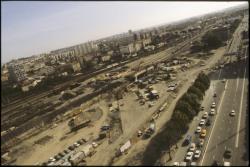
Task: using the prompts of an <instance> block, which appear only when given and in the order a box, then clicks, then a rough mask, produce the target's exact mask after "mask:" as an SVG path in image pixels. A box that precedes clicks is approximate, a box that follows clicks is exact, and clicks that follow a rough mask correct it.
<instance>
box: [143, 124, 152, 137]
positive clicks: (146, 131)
mask: <svg viewBox="0 0 250 167" xmlns="http://www.w3.org/2000/svg"><path fill="white" fill-rule="evenodd" d="M154 132H155V123H150V125H149V127H148V128H147V129H146V130H145V131H144V134H143V138H144V139H147V138H149V137H150V136H151V135H152V134H153V133H154Z"/></svg>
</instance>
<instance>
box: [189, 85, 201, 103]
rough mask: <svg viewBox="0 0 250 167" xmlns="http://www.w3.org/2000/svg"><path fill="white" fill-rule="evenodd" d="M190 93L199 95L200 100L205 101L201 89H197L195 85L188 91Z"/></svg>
mask: <svg viewBox="0 0 250 167" xmlns="http://www.w3.org/2000/svg"><path fill="white" fill-rule="evenodd" d="M188 93H193V94H195V95H197V97H198V98H199V100H202V99H203V93H202V92H201V91H200V89H198V88H196V87H195V86H194V85H192V86H191V87H190V88H189V89H188Z"/></svg>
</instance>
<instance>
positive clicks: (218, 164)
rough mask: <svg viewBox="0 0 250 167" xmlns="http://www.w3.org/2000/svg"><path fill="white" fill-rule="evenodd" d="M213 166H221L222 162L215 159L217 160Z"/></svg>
mask: <svg viewBox="0 0 250 167" xmlns="http://www.w3.org/2000/svg"><path fill="white" fill-rule="evenodd" d="M212 166H221V164H220V162H218V161H216V160H215V161H214V162H213V164H212Z"/></svg>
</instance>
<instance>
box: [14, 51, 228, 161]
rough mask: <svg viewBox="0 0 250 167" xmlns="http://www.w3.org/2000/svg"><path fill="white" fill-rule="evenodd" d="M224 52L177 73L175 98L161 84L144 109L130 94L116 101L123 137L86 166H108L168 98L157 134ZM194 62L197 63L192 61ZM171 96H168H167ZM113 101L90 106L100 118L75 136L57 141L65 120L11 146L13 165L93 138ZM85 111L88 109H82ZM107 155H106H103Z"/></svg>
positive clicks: (99, 150)
mask: <svg viewBox="0 0 250 167" xmlns="http://www.w3.org/2000/svg"><path fill="white" fill-rule="evenodd" d="M224 51H225V49H224V48H220V49H218V50H216V52H215V55H214V56H212V57H211V58H209V59H208V60H206V64H207V65H206V66H203V67H201V66H197V67H194V68H192V69H189V70H187V71H184V72H180V73H178V74H177V76H176V80H175V82H176V81H182V82H181V85H183V86H181V88H178V89H180V91H179V93H178V94H177V98H175V97H174V93H170V92H167V85H168V83H165V81H161V82H159V83H157V84H154V88H155V89H156V90H157V91H158V92H159V95H160V98H159V99H158V100H157V101H156V102H155V104H154V106H152V107H150V108H149V107H148V103H147V102H146V104H144V105H140V104H139V101H138V100H137V96H136V94H135V93H133V92H129V93H127V94H126V95H125V96H124V98H123V99H122V100H119V103H122V104H123V105H122V106H120V118H121V123H122V130H123V134H120V136H118V138H117V139H116V140H115V141H114V142H113V143H110V142H109V140H107V139H105V140H103V142H102V144H101V145H100V146H99V147H98V148H96V151H97V152H96V154H95V155H94V156H92V157H91V158H87V159H86V160H87V164H88V165H107V164H109V163H110V159H111V157H113V156H114V154H115V151H116V150H117V149H118V148H119V147H120V146H121V145H122V144H124V143H125V142H126V141H128V140H129V139H131V137H132V136H133V135H134V134H136V132H137V130H139V128H140V127H141V126H142V125H143V124H145V122H146V121H147V120H149V119H150V117H151V115H152V114H153V112H154V111H156V110H157V109H159V107H160V106H161V105H162V104H163V103H164V102H165V101H166V100H167V98H168V97H171V98H172V97H173V98H172V99H174V101H173V103H171V104H170V106H169V108H168V109H167V112H163V114H161V116H160V117H159V119H158V120H157V122H156V130H157V131H158V130H159V129H160V128H161V127H162V126H163V124H164V123H165V122H166V121H167V120H168V119H169V118H170V117H171V114H172V110H173V108H174V106H175V103H174V102H176V101H177V99H178V97H180V96H181V94H183V93H184V92H185V91H186V90H187V88H188V87H189V85H190V84H191V83H192V81H193V80H194V79H195V76H196V75H197V74H198V73H199V71H201V69H202V70H205V69H207V68H209V67H211V66H212V64H215V63H217V62H218V60H219V59H220V57H221V56H222V55H223V53H224ZM196 62H198V61H196ZM170 95H171V96H170ZM109 102H113V100H112V99H109V100H108V101H107V100H104V99H102V100H97V101H95V103H93V105H91V108H92V107H97V106H98V107H100V108H101V109H102V111H103V115H102V116H100V119H97V120H96V121H95V122H94V123H92V126H90V127H86V128H82V129H80V130H79V131H78V132H77V133H70V134H69V135H67V137H66V138H65V139H63V140H60V139H61V138H62V137H63V136H65V134H66V133H68V132H69V127H68V121H64V122H62V123H59V124H58V125H57V126H56V127H54V128H53V129H48V130H46V131H44V132H42V133H40V134H38V135H36V136H34V137H31V138H30V139H28V140H26V141H24V142H23V143H22V144H21V145H19V146H17V147H14V148H13V149H15V150H17V151H16V155H15V156H16V157H17V161H16V162H15V164H18V165H32V164H33V165H34V164H36V163H38V162H39V163H41V162H44V161H47V160H48V158H49V157H51V156H54V155H56V154H57V153H59V152H61V151H62V150H64V149H66V148H67V147H68V146H70V145H72V144H73V143H74V142H76V141H77V140H78V139H80V138H86V139H89V138H94V137H97V136H98V134H99V130H100V127H101V126H102V125H103V124H106V121H107V117H108V113H109V112H110V111H109V107H108V103H109ZM85 107H86V108H87V107H89V106H85ZM46 136H50V139H49V140H47V141H46V142H44V143H43V144H35V142H37V141H38V140H39V139H42V138H44V137H46ZM148 141H149V140H139V141H138V142H137V143H136V144H134V145H133V146H132V148H131V149H130V150H129V151H128V154H127V155H125V156H122V157H120V158H119V159H118V160H117V161H116V162H115V163H114V164H115V165H124V164H127V163H128V162H132V161H133V157H135V155H136V154H138V153H140V152H142V151H143V148H145V147H146V145H147V144H148ZM107 153H108V154H107Z"/></svg>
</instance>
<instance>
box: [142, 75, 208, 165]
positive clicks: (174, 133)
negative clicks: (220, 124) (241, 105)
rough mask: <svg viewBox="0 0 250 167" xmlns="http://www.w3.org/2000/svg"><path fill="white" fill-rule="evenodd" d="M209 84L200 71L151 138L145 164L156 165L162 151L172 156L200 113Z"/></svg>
mask: <svg viewBox="0 0 250 167" xmlns="http://www.w3.org/2000/svg"><path fill="white" fill-rule="evenodd" d="M209 86H210V80H209V78H208V76H207V75H205V74H204V73H200V74H199V75H198V77H197V79H196V80H195V82H194V83H193V85H192V86H191V87H190V88H189V89H188V90H187V92H186V93H185V94H184V95H183V96H182V97H181V98H180V99H179V101H178V102H177V104H176V106H175V109H174V112H173V115H172V117H171V119H170V120H169V121H168V122H167V123H166V124H165V125H164V127H163V129H162V130H161V131H160V132H159V133H158V134H156V136H154V137H153V138H152V139H151V141H150V143H149V145H148V147H147V148H146V150H145V152H144V153H143V158H142V164H143V165H155V163H156V162H157V160H158V159H159V158H160V157H161V154H162V153H166V152H167V153H169V156H170V158H171V153H170V148H171V147H172V146H174V145H176V147H177V142H178V141H179V140H180V139H181V137H182V136H183V135H184V134H185V133H186V132H187V130H188V124H189V123H190V122H191V120H192V119H193V118H194V116H195V115H197V114H198V113H199V111H200V103H201V101H202V100H203V97H204V95H205V91H206V90H207V89H208V88H209Z"/></svg>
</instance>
